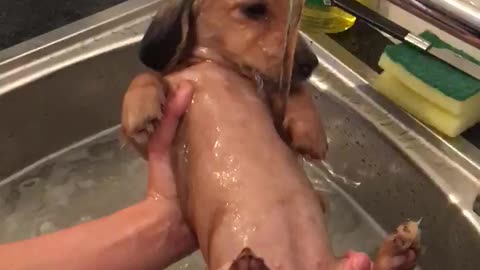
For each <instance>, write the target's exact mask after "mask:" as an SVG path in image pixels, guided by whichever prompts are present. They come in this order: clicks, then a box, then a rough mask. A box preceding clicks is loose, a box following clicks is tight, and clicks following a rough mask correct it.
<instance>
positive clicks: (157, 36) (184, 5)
mask: <svg viewBox="0 0 480 270" xmlns="http://www.w3.org/2000/svg"><path fill="white" fill-rule="evenodd" d="M160 5H161V6H160V9H159V11H158V13H157V15H156V16H155V18H154V20H153V22H152V24H151V25H150V27H149V29H148V30H147V33H146V34H145V36H144V39H143V41H142V44H141V50H140V57H141V60H142V61H143V63H144V64H146V65H147V66H149V67H151V68H154V69H156V70H158V71H166V72H168V71H169V69H171V68H173V67H174V66H175V65H176V64H177V63H178V61H180V60H181V58H182V57H183V56H185V55H188V54H189V53H191V49H192V48H194V47H196V48H206V49H208V50H211V51H214V52H215V53H216V54H219V55H221V56H222V57H223V58H224V59H227V60H228V61H229V62H231V63H233V64H235V65H236V66H238V67H240V68H241V69H242V70H249V71H253V72H254V73H256V74H259V75H261V76H262V78H264V79H266V80H267V81H270V82H273V85H275V86H274V87H271V88H272V89H276V90H275V91H272V92H270V93H269V96H270V99H271V100H270V101H271V105H272V109H273V112H274V114H275V116H277V117H276V118H282V115H281V114H283V112H284V109H285V101H286V97H287V96H288V91H289V88H290V83H291V80H292V71H293V67H294V56H295V55H299V54H300V55H304V54H305V52H303V53H295V48H296V47H297V46H296V45H297V39H298V24H299V21H300V17H301V13H302V9H303V5H304V0H164V1H163V2H162V3H161V4H160ZM299 48H300V49H301V48H302V47H299ZM303 48H304V47H303ZM297 58H298V57H297ZM315 60H316V58H315ZM307 65H308V63H307ZM297 66H298V65H297ZM315 66H316V65H315ZM299 72H300V71H296V73H299ZM310 72H311V71H310ZM300 74H301V72H300ZM308 75H309V74H308ZM307 77H308V76H307Z"/></svg>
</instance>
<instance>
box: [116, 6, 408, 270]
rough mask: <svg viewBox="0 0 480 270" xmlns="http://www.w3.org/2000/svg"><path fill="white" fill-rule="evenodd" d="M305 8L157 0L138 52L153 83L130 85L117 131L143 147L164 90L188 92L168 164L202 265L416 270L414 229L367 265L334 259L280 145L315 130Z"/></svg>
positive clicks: (358, 258)
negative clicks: (301, 58)
mask: <svg viewBox="0 0 480 270" xmlns="http://www.w3.org/2000/svg"><path fill="white" fill-rule="evenodd" d="M302 8H303V1H301V0H196V1H188V0H183V1H180V0H179V1H174V0H171V1H169V0H165V1H164V2H163V6H162V7H161V11H160V12H159V15H158V16H157V17H156V18H155V19H154V22H153V23H152V25H151V27H150V28H149V30H148V31H147V34H146V36H145V38H144V42H143V44H142V53H141V56H142V59H143V61H144V62H145V63H147V65H149V66H151V67H154V68H155V69H157V70H160V71H161V75H158V74H143V75H139V76H138V77H137V78H136V79H135V80H134V81H133V82H132V83H131V85H130V88H129V89H128V91H127V93H126V95H125V99H124V107H123V115H122V126H123V131H124V133H125V135H126V136H127V138H128V139H129V140H130V142H131V143H132V144H134V145H136V147H137V148H138V149H139V151H144V149H145V145H146V142H147V141H148V138H149V134H151V133H152V132H153V130H154V128H155V123H156V122H157V121H158V120H159V119H160V118H161V106H162V102H163V101H164V96H165V92H167V91H171V89H176V88H175V87H173V86H175V85H178V84H179V83H181V82H185V81H189V82H190V83H192V84H193V86H194V89H195V94H194V98H193V101H192V104H191V106H190V108H189V109H188V111H187V113H186V114H185V116H184V118H183V120H182V123H181V124H180V126H179V130H178V133H177V137H176V139H175V151H172V155H173V156H172V163H173V166H174V169H175V176H176V179H177V192H178V198H179V201H180V202H181V206H182V208H183V211H184V214H185V217H186V219H187V220H188V222H189V223H190V225H191V227H192V229H193V230H194V231H195V233H196V235H197V237H198V242H199V246H200V249H201V251H202V254H203V256H204V258H205V261H206V263H207V265H208V267H209V269H214V270H216V269H297V270H301V269H345V270H347V269H350V270H354V269H356V270H370V269H371V267H373V269H375V270H388V269H389V270H393V269H412V268H413V265H414V264H415V252H416V243H417V230H416V229H417V228H416V226H415V224H414V223H406V224H405V225H402V226H401V227H400V229H399V230H401V232H395V233H394V234H392V235H391V236H389V238H388V239H387V240H386V241H385V243H384V245H383V247H382V249H381V251H380V253H379V257H378V259H377V261H376V262H375V264H372V263H371V262H370V260H369V259H368V257H366V256H365V255H362V254H356V253H349V254H348V255H347V256H346V257H345V258H343V259H337V258H335V257H334V256H333V253H332V251H331V248H330V246H329V240H328V235H327V232H326V229H325V222H324V218H325V216H324V213H323V206H322V204H321V203H320V202H319V200H318V194H317V193H316V192H315V191H314V189H313V188H312V186H311V183H310V182H309V180H308V178H307V177H306V175H305V172H304V171H303V169H302V167H301V166H300V164H299V163H298V161H297V159H296V156H295V154H294V153H293V151H291V149H290V148H289V147H288V146H287V145H286V144H285V141H288V140H289V138H290V140H292V141H293V143H292V145H295V140H296V137H302V134H303V133H304V132H303V131H302V132H298V130H302V129H305V127H307V126H308V124H305V123H307V122H308V121H312V122H313V121H314V122H315V123H312V124H317V125H319V124H320V121H317V119H316V118H317V117H318V116H317V115H316V114H314V113H313V112H314V107H313V104H312V103H311V98H310V97H309V96H308V93H307V91H305V89H304V88H302V87H301V84H297V82H298V81H299V80H297V79H292V78H294V77H295V76H297V75H298V74H295V73H296V72H299V70H300V69H297V71H295V70H294V66H295V65H296V64H295V61H294V58H295V55H296V53H295V51H296V48H299V47H301V45H299V46H297V44H299V43H298V40H297V33H298V30H297V28H298V21H299V19H300V15H301V11H302ZM297 59H298V58H297ZM297 61H298V60H297ZM315 65H316V64H315ZM307 73H308V72H307ZM294 74H295V76H294ZM307 76H308V74H307ZM292 80H293V81H292ZM300 81H301V80H300ZM305 102H307V103H305ZM292 104H293V105H294V106H292ZM302 104H310V105H311V106H310V105H308V106H303V105H302ZM290 113H292V114H291V115H290ZM289 115H290V116H291V117H289ZM313 118H315V120H312V119H313ZM299 119H300V120H301V119H307V120H301V121H305V122H301V121H300V124H299ZM284 125H285V126H284ZM298 126H300V127H301V128H298ZM322 132H323V131H322ZM282 133H283V134H282ZM296 133H297V134H296ZM298 134H300V135H298ZM314 136H315V135H314ZM321 136H324V135H321ZM323 138H324V137H323ZM311 141H313V142H314V143H318V141H320V140H319V139H315V140H310V139H308V140H306V143H299V144H297V145H300V146H299V147H298V149H299V150H300V151H305V150H302V148H304V149H307V150H306V151H305V152H308V151H312V150H311V149H313V147H311V145H309V144H310V142H311ZM305 145H307V146H305ZM321 151H323V150H320V151H319V152H321ZM317 154H318V153H317ZM318 155H319V156H322V155H323V154H322V153H320V154H318Z"/></svg>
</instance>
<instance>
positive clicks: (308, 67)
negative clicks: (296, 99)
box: [300, 57, 318, 78]
mask: <svg viewBox="0 0 480 270" xmlns="http://www.w3.org/2000/svg"><path fill="white" fill-rule="evenodd" d="M317 66H318V59H317V58H316V57H314V58H312V59H310V61H308V62H306V63H300V74H301V76H302V77H303V78H308V77H310V75H312V72H313V70H315V68H317Z"/></svg>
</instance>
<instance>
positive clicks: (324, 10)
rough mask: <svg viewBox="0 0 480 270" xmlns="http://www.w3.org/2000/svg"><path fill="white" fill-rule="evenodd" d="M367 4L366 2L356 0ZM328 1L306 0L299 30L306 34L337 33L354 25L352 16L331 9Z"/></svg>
mask: <svg viewBox="0 0 480 270" xmlns="http://www.w3.org/2000/svg"><path fill="white" fill-rule="evenodd" d="M357 1H358V2H361V3H363V4H367V2H368V0H357ZM331 5H332V1H330V0H306V2H305V8H304V10H303V16H302V20H301V28H302V30H303V31H305V32H306V33H308V34H315V33H339V32H343V31H345V30H348V29H349V28H350V27H352V26H353V25H354V24H355V21H356V18H355V17H354V16H353V15H350V14H349V13H347V12H345V11H343V10H341V9H339V8H337V7H333V6H331Z"/></svg>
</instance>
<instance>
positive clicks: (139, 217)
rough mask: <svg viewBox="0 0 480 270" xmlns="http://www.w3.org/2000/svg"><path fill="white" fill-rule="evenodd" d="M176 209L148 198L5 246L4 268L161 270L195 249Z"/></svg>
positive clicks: (1, 250)
mask: <svg viewBox="0 0 480 270" xmlns="http://www.w3.org/2000/svg"><path fill="white" fill-rule="evenodd" d="M176 209H177V208H175V207H171V205H170V202H165V203H160V202H158V201H155V200H153V199H147V200H145V201H142V202H140V203H138V204H136V205H134V206H132V207H129V208H127V209H124V210H122V211H119V212H117V213H115V214H113V215H111V216H108V217H105V218H102V219H99V220H95V221H92V222H89V223H85V224H82V225H79V226H77V227H73V228H70V229H67V230H64V231H60V232H57V233H54V234H50V235H46V236H42V237H39V238H35V239H31V240H26V241H22V242H18V243H13V244H7V245H4V246H0V269H12V270H17V269H18V270H22V269H33V268H36V269H68V270H81V269H115V270H117V269H138V270H141V269H161V268H163V267H165V266H167V265H169V264H170V263H172V262H174V261H175V260H177V259H179V258H181V257H183V256H185V255H187V254H188V253H190V252H192V251H193V250H194V249H195V241H194V239H193V235H192V234H191V232H190V231H189V229H188V228H187V226H186V225H185V224H184V223H183V220H182V216H181V214H180V213H179V212H178V210H176Z"/></svg>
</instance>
